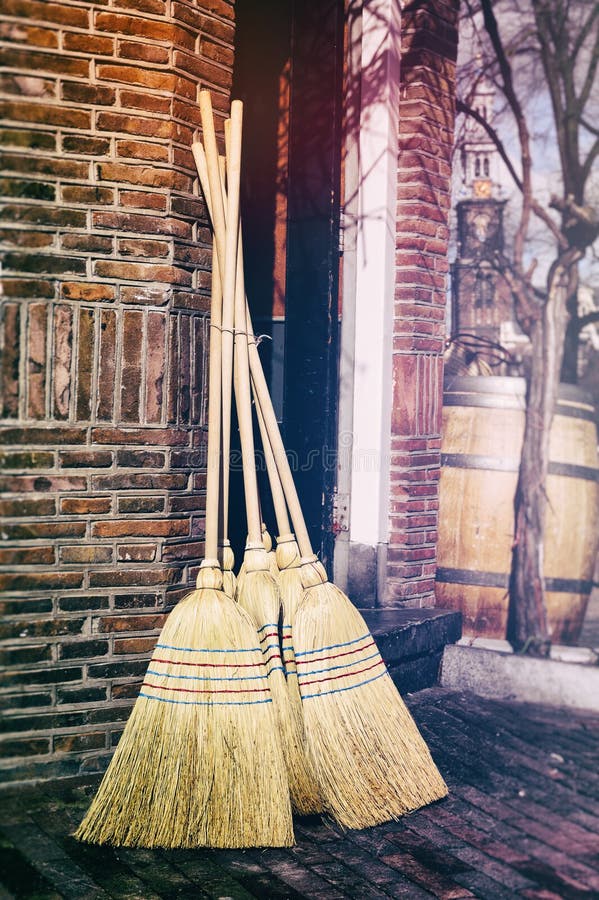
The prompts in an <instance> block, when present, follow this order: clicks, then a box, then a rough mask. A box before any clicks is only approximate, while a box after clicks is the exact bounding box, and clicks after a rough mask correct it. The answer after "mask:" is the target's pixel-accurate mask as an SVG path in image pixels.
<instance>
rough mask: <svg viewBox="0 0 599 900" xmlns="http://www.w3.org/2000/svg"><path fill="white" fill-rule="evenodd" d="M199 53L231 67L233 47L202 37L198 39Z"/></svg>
mask: <svg viewBox="0 0 599 900" xmlns="http://www.w3.org/2000/svg"><path fill="white" fill-rule="evenodd" d="M200 55H201V56H203V57H205V58H206V59H209V60H211V61H212V62H216V63H219V64H220V65H222V66H229V67H230V68H232V67H233V61H234V58H233V49H232V48H231V47H225V46H223V45H222V44H216V43H215V42H214V41H211V40H208V39H207V38H203V39H202V40H201V41H200Z"/></svg>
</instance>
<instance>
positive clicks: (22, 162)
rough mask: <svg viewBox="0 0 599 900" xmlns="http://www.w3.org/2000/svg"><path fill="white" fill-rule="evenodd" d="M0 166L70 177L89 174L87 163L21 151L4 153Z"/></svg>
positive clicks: (19, 170) (25, 171) (8, 168)
mask: <svg viewBox="0 0 599 900" xmlns="http://www.w3.org/2000/svg"><path fill="white" fill-rule="evenodd" d="M2 168H3V169H5V170H9V171H13V172H18V173H27V174H34V175H35V174H38V175H53V176H56V177H60V178H71V179H77V178H87V177H88V175H89V163H86V162H78V161H76V160H73V159H60V158H56V157H52V156H38V157H36V156H25V155H24V154H23V153H18V154H13V153H4V154H3V155H2Z"/></svg>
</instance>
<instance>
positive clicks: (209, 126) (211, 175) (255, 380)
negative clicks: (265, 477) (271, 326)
mask: <svg viewBox="0 0 599 900" xmlns="http://www.w3.org/2000/svg"><path fill="white" fill-rule="evenodd" d="M237 102H239V101H234V103H237ZM202 108H204V110H206V112H207V111H208V110H209V111H210V114H209V116H208V115H205V114H204V115H203V116H202V127H203V130H204V141H205V144H206V148H205V152H204V147H203V146H202V143H201V142H200V141H194V142H193V144H192V152H193V156H194V160H195V163H196V167H197V169H198V175H199V178H200V184H201V186H202V190H203V192H204V196H205V198H206V204H207V206H208V212H209V215H210V219H211V221H212V226H213V229H214V233H215V237H216V246H217V253H218V256H219V259H220V257H221V256H224V252H225V236H226V232H227V229H226V226H225V215H224V206H223V202H222V195H221V184H220V177H218V178H217V177H216V176H217V174H218V166H215V165H214V162H212V164H209V161H208V160H209V157H211V156H216V157H217V154H218V151H217V149H216V135H215V132H214V123H213V120H212V114H211V104H210V97H209V93H208V92H207V91H201V92H200V110H202ZM204 118H205V119H206V121H204ZM246 324H247V339H248V355H249V365H250V373H251V378H252V384H253V387H254V393H255V397H256V401H257V405H258V406H259V409H260V412H261V413H262V416H263V419H264V425H265V430H266V433H267V435H268V441H269V444H270V447H271V448H272V452H273V456H274V459H275V463H276V467H277V471H278V475H279V478H280V482H281V485H282V487H283V491H284V494H285V499H286V502H287V506H288V507H289V513H290V515H291V521H292V522H293V528H294V531H295V535H296V538H297V542H298V546H299V550H300V554H301V556H302V557H303V558H312V557H313V556H314V552H313V550H312V545H311V542H310V538H309V535H308V530H307V528H306V523H305V520H304V516H303V513H302V509H301V505H300V501H299V497H298V494H297V490H296V487H295V483H294V481H293V475H292V472H291V467H290V465H289V460H288V459H287V454H286V452H285V447H284V445H283V440H282V438H281V433H280V430H279V426H278V423H277V419H276V415H275V411H274V408H273V405H272V400H271V398H270V393H269V390H268V385H267V383H266V378H265V375H264V371H263V369H262V363H261V361H260V356H259V354H258V348H257V345H256V339H255V337H254V333H253V328H252V323H251V317H250V313H249V309H248V308H247V300H246Z"/></svg>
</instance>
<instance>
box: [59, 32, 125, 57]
mask: <svg viewBox="0 0 599 900" xmlns="http://www.w3.org/2000/svg"><path fill="white" fill-rule="evenodd" d="M114 43H115V42H114V38H110V37H102V36H100V35H98V34H79V33H78V32H68V31H67V32H65V34H64V35H63V38H62V45H63V47H64V49H65V50H72V51H75V52H79V53H87V54H89V55H90V56H113V54H114Z"/></svg>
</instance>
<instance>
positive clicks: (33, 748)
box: [0, 737, 50, 759]
mask: <svg viewBox="0 0 599 900" xmlns="http://www.w3.org/2000/svg"><path fill="white" fill-rule="evenodd" d="M49 752H50V740H49V738H33V737H30V738H21V739H20V740H19V739H14V738H13V739H12V740H8V741H0V756H1V757H2V758H3V759H6V758H8V757H11V756H41V755H43V754H44V753H49Z"/></svg>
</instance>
